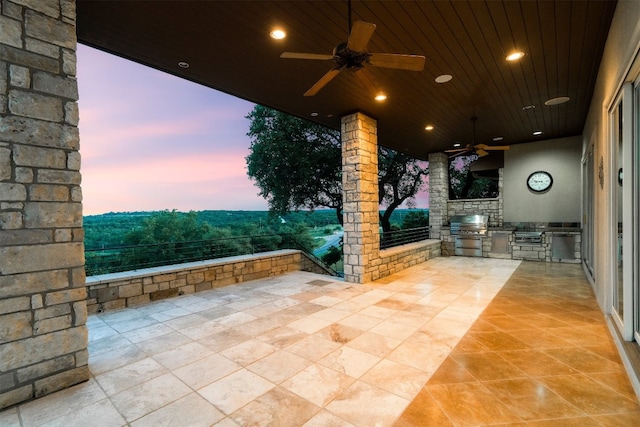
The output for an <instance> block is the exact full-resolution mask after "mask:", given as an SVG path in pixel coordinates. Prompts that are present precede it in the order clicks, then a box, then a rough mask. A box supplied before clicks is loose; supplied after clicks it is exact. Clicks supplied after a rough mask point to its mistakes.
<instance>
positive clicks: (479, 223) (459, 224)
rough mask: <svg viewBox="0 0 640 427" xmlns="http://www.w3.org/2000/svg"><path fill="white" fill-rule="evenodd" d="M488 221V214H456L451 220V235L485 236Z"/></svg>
mask: <svg viewBox="0 0 640 427" xmlns="http://www.w3.org/2000/svg"><path fill="white" fill-rule="evenodd" d="M488 222H489V216H488V215H454V216H452V217H451V220H450V221H449V224H450V230H451V235H454V236H457V235H476V236H478V235H479V236H484V235H486V234H487V224H488Z"/></svg>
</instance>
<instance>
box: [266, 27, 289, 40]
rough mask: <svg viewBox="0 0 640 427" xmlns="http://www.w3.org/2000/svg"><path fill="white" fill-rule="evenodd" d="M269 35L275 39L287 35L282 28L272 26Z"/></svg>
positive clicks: (280, 38)
mask: <svg viewBox="0 0 640 427" xmlns="http://www.w3.org/2000/svg"><path fill="white" fill-rule="evenodd" d="M269 35H270V36H271V38H272V39H275V40H282V39H283V38H285V37H287V33H285V32H284V30H283V29H282V28H274V29H273V30H271V32H270V33H269Z"/></svg>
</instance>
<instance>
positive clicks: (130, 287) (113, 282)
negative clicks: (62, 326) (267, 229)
mask: <svg viewBox="0 0 640 427" xmlns="http://www.w3.org/2000/svg"><path fill="white" fill-rule="evenodd" d="M300 270H302V271H310V272H313V273H319V274H328V270H325V269H324V267H322V266H320V265H319V264H317V263H316V262H315V261H313V260H312V259H310V258H309V257H308V256H307V255H306V254H304V253H303V252H300V251H296V250H281V251H273V252H265V253H261V254H255V255H243V256H237V257H227V258H220V259H215V260H210V261H198V262H191V263H185V264H176V265H169V266H163V267H156V268H146V269H142V270H136V271H126V272H122V273H112V274H103V275H99V276H90V277H87V284H86V287H87V291H88V299H87V308H88V311H89V313H98V312H102V311H105V310H113V309H118V308H124V307H131V306H135V305H140V304H144V303H147V302H149V301H155V300H159V299H164V298H170V297H174V296H178V295H185V294H192V293H194V292H200V291H206V290H209V289H214V288H221V287H224V286H229V285H235V284H238V283H243V282H247V281H249V280H255V279H263V278H265V277H274V276H278V275H281V274H285V273H288V272H292V271H300Z"/></svg>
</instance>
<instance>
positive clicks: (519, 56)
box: [505, 51, 524, 62]
mask: <svg viewBox="0 0 640 427" xmlns="http://www.w3.org/2000/svg"><path fill="white" fill-rule="evenodd" d="M523 56H524V52H522V51H517V52H513V53H510V54H509V55H507V57H506V58H505V59H506V60H507V61H509V62H513V61H518V60H519V59H522V57H523Z"/></svg>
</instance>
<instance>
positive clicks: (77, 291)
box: [0, 0, 89, 409]
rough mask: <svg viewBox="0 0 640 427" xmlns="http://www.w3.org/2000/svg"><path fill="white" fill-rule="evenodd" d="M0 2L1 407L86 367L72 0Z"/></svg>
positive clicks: (77, 375) (65, 381)
mask: <svg viewBox="0 0 640 427" xmlns="http://www.w3.org/2000/svg"><path fill="white" fill-rule="evenodd" d="M0 8H1V11H0V29H1V30H0V409H1V408H4V407H7V406H10V405H14V404H16V403H19V402H22V401H25V400H29V399H32V398H34V397H39V396H43V395H45V394H48V393H52V392H54V391H56V390H59V389H62V388H65V387H68V386H71V385H73V384H77V383H79V382H82V381H86V380H88V379H89V369H88V365H87V358H88V354H87V328H86V325H85V324H86V319H87V309H86V302H85V300H86V290H85V273H84V247H83V230H82V204H81V202H82V193H81V191H80V155H79V152H78V149H79V136H78V127H77V126H78V105H77V102H76V101H77V99H78V89H77V82H76V56H75V50H76V27H75V1H74V0H37V1H36V0H20V1H3V2H2V4H1V5H0Z"/></svg>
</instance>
